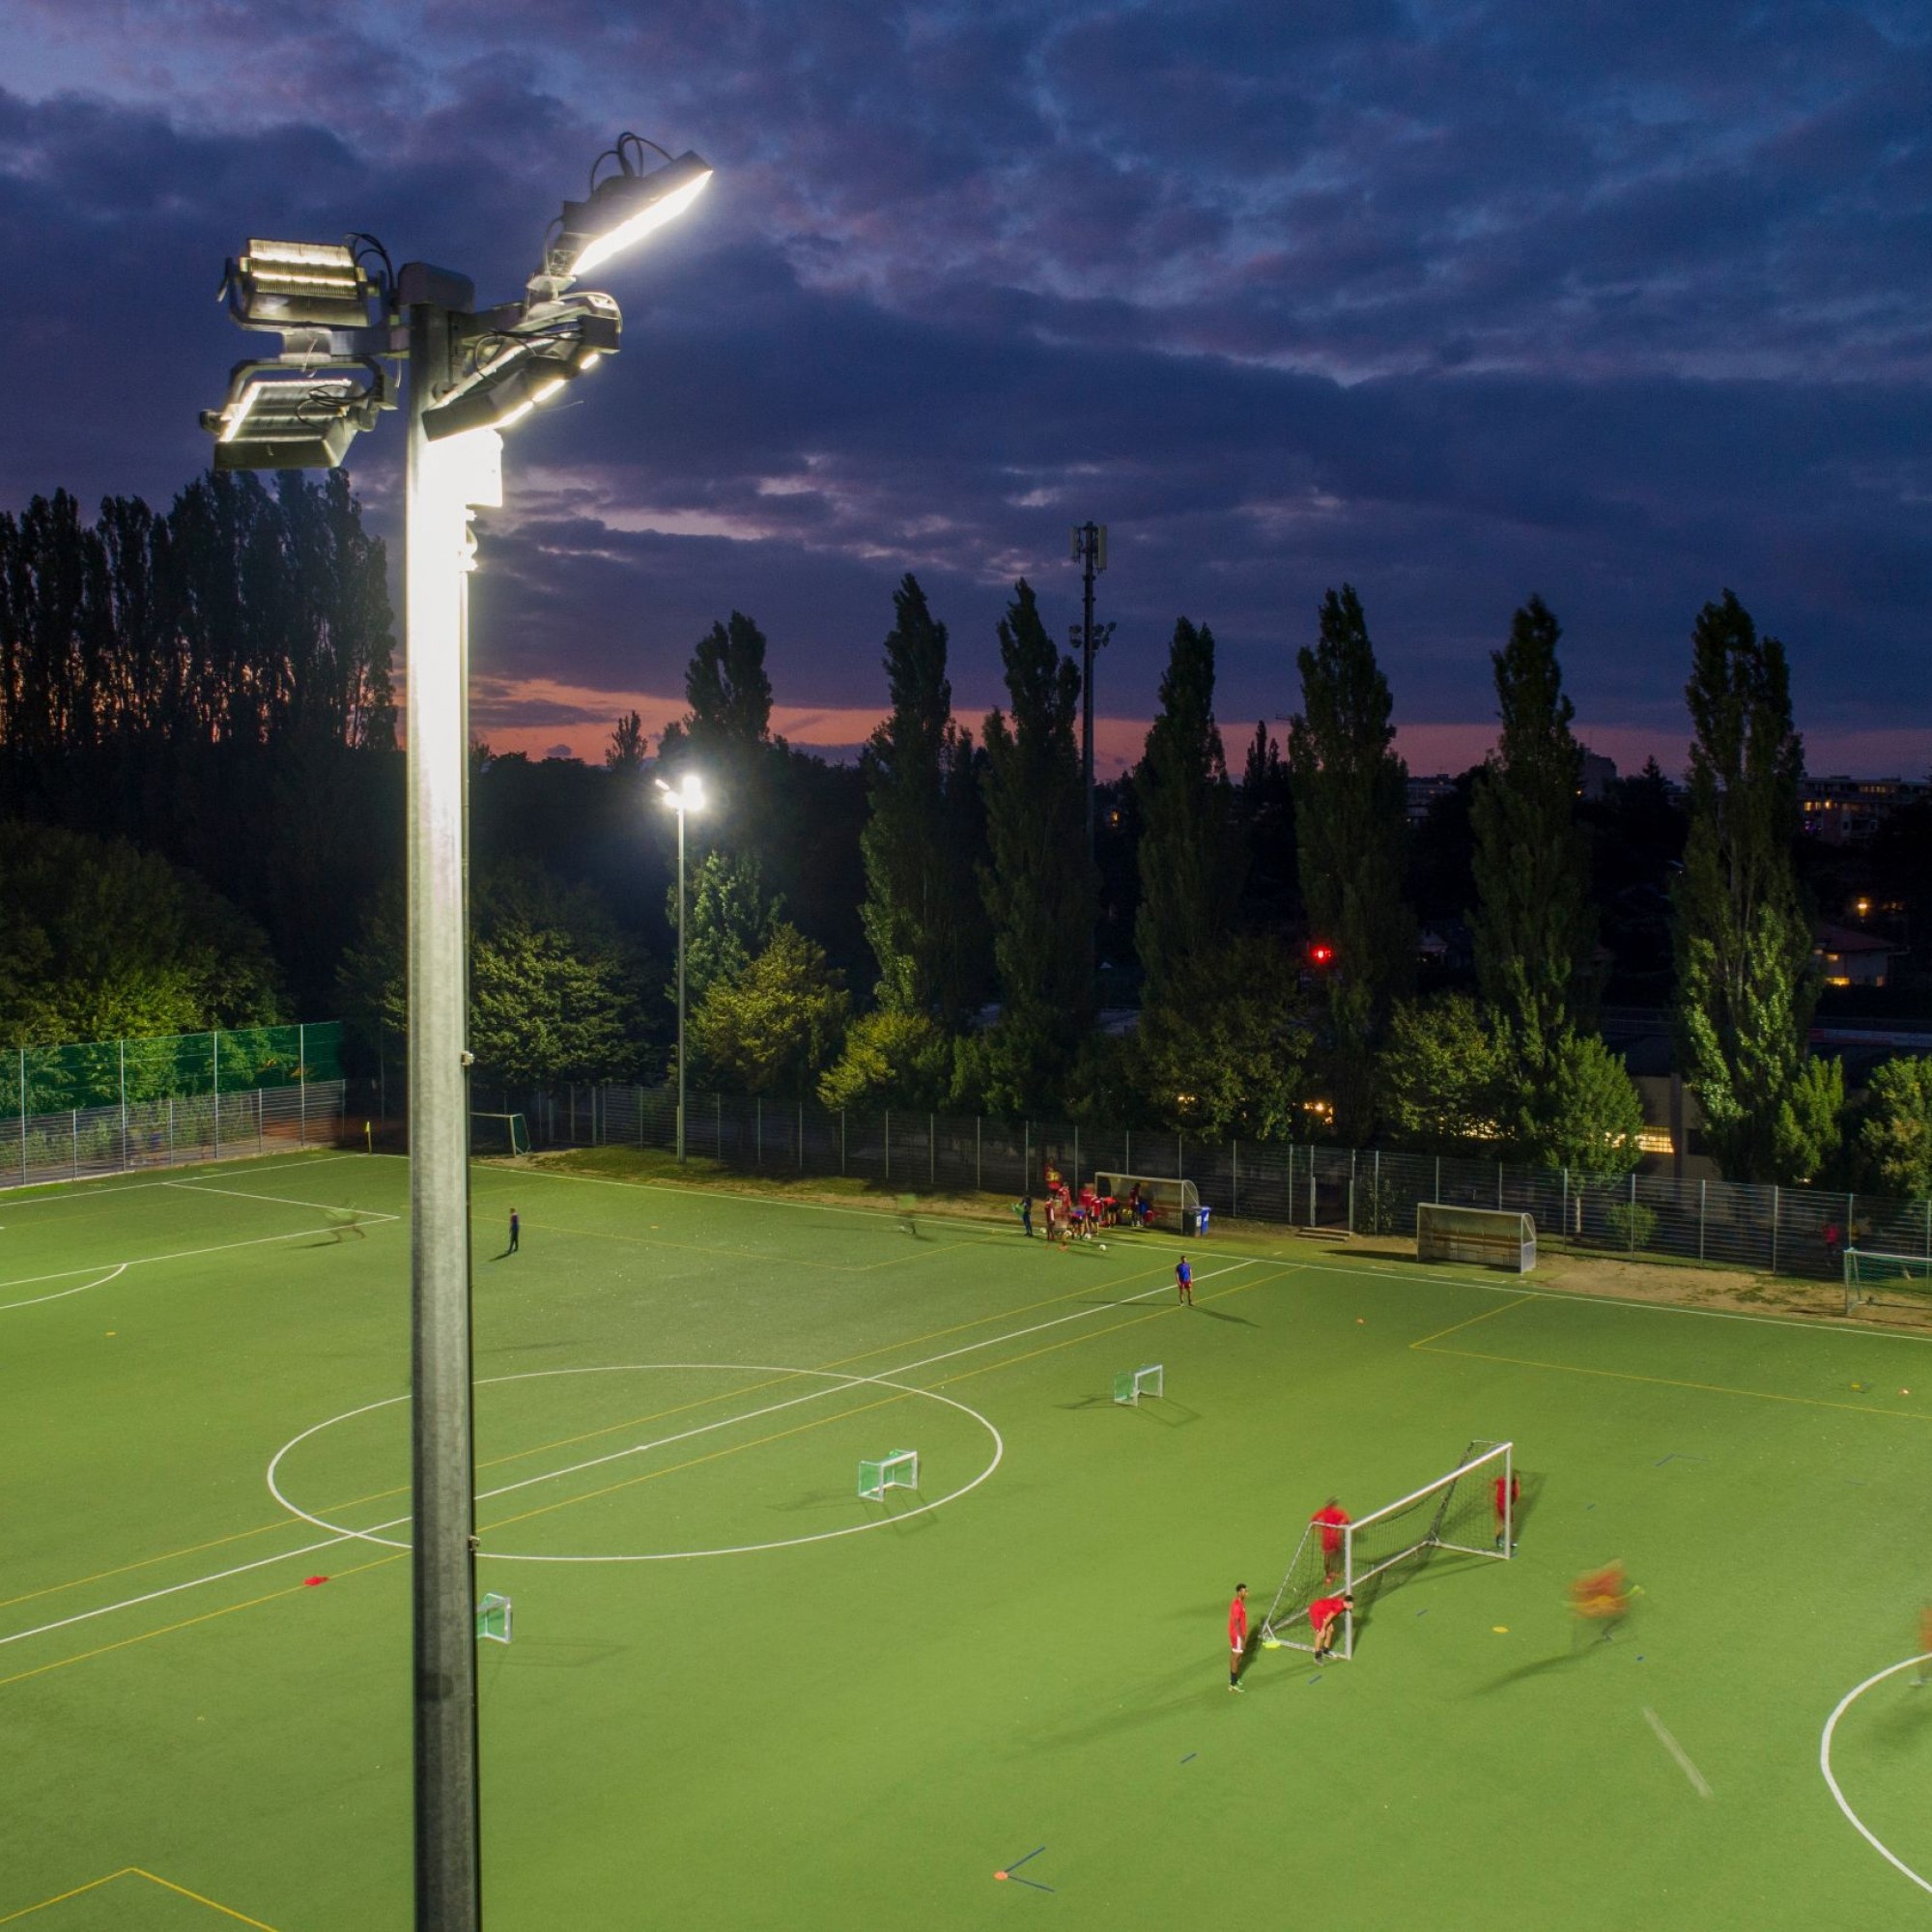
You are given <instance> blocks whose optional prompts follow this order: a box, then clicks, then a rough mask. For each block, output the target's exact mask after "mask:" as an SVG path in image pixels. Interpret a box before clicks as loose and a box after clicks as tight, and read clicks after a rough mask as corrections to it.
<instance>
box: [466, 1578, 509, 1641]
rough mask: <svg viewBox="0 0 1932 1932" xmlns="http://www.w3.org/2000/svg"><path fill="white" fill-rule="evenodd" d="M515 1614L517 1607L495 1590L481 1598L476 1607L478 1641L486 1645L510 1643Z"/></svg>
mask: <svg viewBox="0 0 1932 1932" xmlns="http://www.w3.org/2000/svg"><path fill="white" fill-rule="evenodd" d="M515 1613H516V1605H514V1604H513V1603H511V1601H510V1600H509V1598H508V1597H499V1596H498V1595H497V1592H496V1591H495V1590H492V1591H490V1592H489V1593H488V1594H487V1595H485V1596H483V1597H481V1598H479V1599H478V1601H477V1605H476V1635H477V1638H478V1640H479V1641H480V1642H486V1643H508V1642H509V1640H510V1627H511V1622H512V1619H513V1618H514V1616H515Z"/></svg>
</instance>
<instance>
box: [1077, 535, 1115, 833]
mask: <svg viewBox="0 0 1932 1932" xmlns="http://www.w3.org/2000/svg"><path fill="white" fill-rule="evenodd" d="M1073 554H1074V556H1075V558H1076V559H1078V561H1079V564H1080V578H1081V583H1080V770H1081V778H1082V781H1083V782H1084V783H1085V785H1086V788H1087V863H1088V865H1089V866H1092V865H1093V864H1094V573H1095V572H1096V571H1098V570H1104V569H1105V568H1106V563H1105V558H1106V554H1107V532H1106V527H1105V526H1104V525H1100V524H1094V523H1086V524H1076V525H1075V526H1074V527H1073Z"/></svg>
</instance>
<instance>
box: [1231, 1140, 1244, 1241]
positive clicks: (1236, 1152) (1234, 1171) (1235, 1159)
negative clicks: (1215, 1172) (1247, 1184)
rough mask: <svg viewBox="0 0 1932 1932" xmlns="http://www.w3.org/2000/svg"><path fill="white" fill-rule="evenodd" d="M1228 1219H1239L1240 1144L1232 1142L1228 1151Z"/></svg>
mask: <svg viewBox="0 0 1932 1932" xmlns="http://www.w3.org/2000/svg"><path fill="white" fill-rule="evenodd" d="M1228 1194H1229V1201H1228V1219H1229V1220H1231V1221H1238V1220H1239V1219H1240V1217H1241V1144H1240V1142H1239V1141H1235V1142H1233V1143H1232V1144H1231V1145H1230V1147H1229V1149H1228Z"/></svg>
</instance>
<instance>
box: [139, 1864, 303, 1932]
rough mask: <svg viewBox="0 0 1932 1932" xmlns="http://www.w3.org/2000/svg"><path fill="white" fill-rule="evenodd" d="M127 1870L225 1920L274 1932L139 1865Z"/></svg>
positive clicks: (258, 1931)
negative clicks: (206, 1908) (177, 1893)
mask: <svg viewBox="0 0 1932 1932" xmlns="http://www.w3.org/2000/svg"><path fill="white" fill-rule="evenodd" d="M128 1870H129V1871H130V1872H134V1873H136V1874H137V1875H138V1876H140V1877H141V1878H144V1879H146V1880H147V1881H148V1883H149V1884H150V1885H157V1886H159V1887H160V1888H161V1889H162V1890H163V1891H174V1892H179V1893H180V1894H181V1895H182V1897H184V1898H191V1899H193V1900H194V1902H195V1903H196V1904H197V1905H205V1906H207V1907H208V1909H209V1910H210V1911H211V1912H219V1913H221V1914H222V1915H223V1916H224V1917H225V1918H234V1919H237V1920H239V1921H240V1922H241V1924H243V1925H253V1926H255V1927H256V1928H257V1932H275V1928H274V1927H273V1926H272V1925H270V1924H266V1923H264V1921H263V1920H261V1919H259V1918H249V1917H248V1915H247V1914H246V1913H245V1912H237V1911H236V1910H235V1908H234V1907H233V1906H231V1905H222V1904H219V1903H217V1901H215V1900H214V1899H212V1898H204V1897H203V1896H202V1895H201V1893H200V1892H198V1891H190V1890H189V1889H187V1887H186V1886H185V1885H177V1884H175V1882H174V1881H173V1880H172V1879H167V1878H158V1877H156V1875H155V1873H153V1872H151V1871H143V1870H142V1869H141V1867H140V1866H139V1865H129V1866H128Z"/></svg>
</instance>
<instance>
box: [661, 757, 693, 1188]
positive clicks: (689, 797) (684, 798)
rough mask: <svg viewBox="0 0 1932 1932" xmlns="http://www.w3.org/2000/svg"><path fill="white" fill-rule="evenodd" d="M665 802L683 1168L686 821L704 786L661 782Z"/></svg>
mask: <svg viewBox="0 0 1932 1932" xmlns="http://www.w3.org/2000/svg"><path fill="white" fill-rule="evenodd" d="M658 789H659V790H660V791H661V792H663V793H664V802H665V804H666V806H667V807H668V809H669V810H672V811H674V812H676V813H677V1162H678V1165H679V1166H680V1167H682V1166H683V1165H684V923H685V921H684V821H685V818H686V816H687V815H688V814H689V813H691V812H694V811H702V810H704V786H703V785H702V784H701V783H700V782H699V781H698V778H697V775H696V773H695V772H686V773H685V775H684V776H683V778H681V779H680V780H679V781H677V788H676V790H674V791H673V790H672V789H671V787H670V786H669V785H668V784H666V783H665V781H664V780H663V779H660V780H659V781H658Z"/></svg>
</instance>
